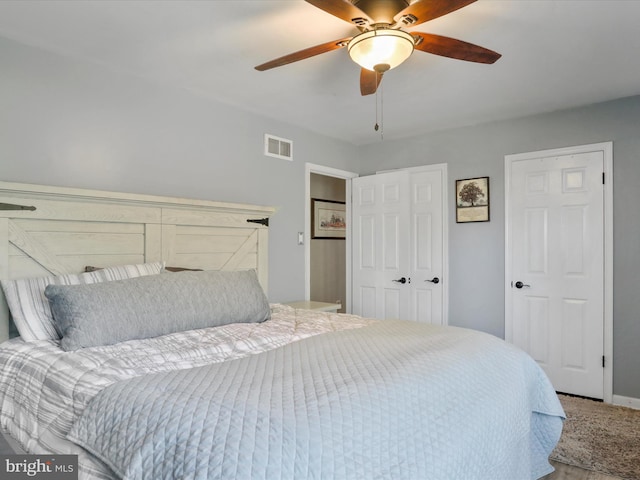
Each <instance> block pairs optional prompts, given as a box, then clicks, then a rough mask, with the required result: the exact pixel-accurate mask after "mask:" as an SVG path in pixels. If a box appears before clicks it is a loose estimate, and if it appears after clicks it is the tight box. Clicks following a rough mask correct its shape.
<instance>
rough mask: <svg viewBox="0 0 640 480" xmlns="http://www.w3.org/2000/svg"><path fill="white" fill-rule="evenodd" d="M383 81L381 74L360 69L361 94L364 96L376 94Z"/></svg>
mask: <svg viewBox="0 0 640 480" xmlns="http://www.w3.org/2000/svg"><path fill="white" fill-rule="evenodd" d="M381 81H382V74H381V73H378V72H373V71H371V70H367V69H366V68H362V69H360V93H361V94H362V96H364V95H371V94H372V93H376V90H378V86H379V85H380V82H381Z"/></svg>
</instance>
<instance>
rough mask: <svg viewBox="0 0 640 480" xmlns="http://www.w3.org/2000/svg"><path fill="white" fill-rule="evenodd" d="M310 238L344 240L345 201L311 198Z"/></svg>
mask: <svg viewBox="0 0 640 480" xmlns="http://www.w3.org/2000/svg"><path fill="white" fill-rule="evenodd" d="M311 227H312V229H311V238H312V239H325V240H344V239H345V237H346V232H347V216H346V205H345V202H338V201H335V200H322V199H319V198H312V199H311Z"/></svg>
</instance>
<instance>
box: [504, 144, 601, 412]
mask: <svg viewBox="0 0 640 480" xmlns="http://www.w3.org/2000/svg"><path fill="white" fill-rule="evenodd" d="M596 151H601V152H602V153H603V157H604V178H605V183H604V219H603V221H604V292H603V299H604V312H603V314H604V332H603V333H604V340H603V341H604V345H603V347H604V349H603V351H604V356H605V364H604V386H603V387H604V389H603V391H604V401H605V402H606V403H612V402H613V142H601V143H592V144H588V145H578V146H572V147H564V148H554V149H550V150H539V151H536V152H526V153H518V154H512V155H505V157H504V161H505V164H504V192H505V193H504V194H505V208H504V215H505V249H504V250H505V284H504V288H505V290H504V299H505V300H504V301H505V340H507V341H508V342H511V341H512V340H513V318H512V317H511V307H512V305H511V284H510V277H511V260H510V258H511V252H510V248H509V247H510V238H509V232H510V225H509V215H510V213H511V210H510V208H511V206H510V203H509V199H510V195H511V186H510V181H509V180H510V178H511V165H512V164H513V163H514V162H517V161H522V160H531V159H535V158H540V157H553V156H563V155H575V154H581V153H588V152H596Z"/></svg>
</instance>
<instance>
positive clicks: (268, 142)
mask: <svg viewBox="0 0 640 480" xmlns="http://www.w3.org/2000/svg"><path fill="white" fill-rule="evenodd" d="M264 154H265V155H267V156H268V157H275V158H281V159H282V160H289V161H292V160H293V142H292V141H291V140H287V139H286V138H280V137H275V136H273V135H269V134H268V133H265V134H264Z"/></svg>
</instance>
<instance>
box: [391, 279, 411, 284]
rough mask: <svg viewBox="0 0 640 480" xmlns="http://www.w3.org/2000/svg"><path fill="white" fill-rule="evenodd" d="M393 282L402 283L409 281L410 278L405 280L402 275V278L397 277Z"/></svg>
mask: <svg viewBox="0 0 640 480" xmlns="http://www.w3.org/2000/svg"><path fill="white" fill-rule="evenodd" d="M394 282H397V283H402V284H403V285H404V284H405V283H407V282H409V283H411V279H409V280H407V279H406V278H404V277H402V278H398V279H396V280H394Z"/></svg>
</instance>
